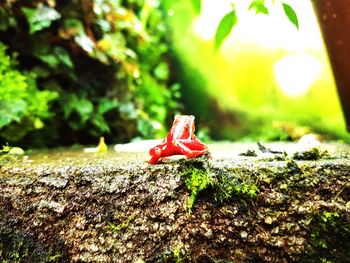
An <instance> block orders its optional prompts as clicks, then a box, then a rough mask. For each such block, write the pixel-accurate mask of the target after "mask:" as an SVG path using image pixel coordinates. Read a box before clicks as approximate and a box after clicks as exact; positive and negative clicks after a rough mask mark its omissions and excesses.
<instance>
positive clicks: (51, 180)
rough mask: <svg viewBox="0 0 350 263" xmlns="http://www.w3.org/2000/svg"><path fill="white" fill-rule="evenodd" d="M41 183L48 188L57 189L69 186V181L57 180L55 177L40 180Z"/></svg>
mask: <svg viewBox="0 0 350 263" xmlns="http://www.w3.org/2000/svg"><path fill="white" fill-rule="evenodd" d="M39 182H40V183H43V184H45V185H47V186H53V187H56V188H65V187H66V186H67V184H68V180H67V179H63V178H55V177H49V176H47V177H43V178H40V179H39Z"/></svg>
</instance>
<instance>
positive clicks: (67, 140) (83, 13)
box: [0, 0, 179, 147]
mask: <svg viewBox="0 0 350 263" xmlns="http://www.w3.org/2000/svg"><path fill="white" fill-rule="evenodd" d="M158 5H159V3H157V2H154V1H144V0H127V1H110V0H90V1H79V0H74V1H55V0H47V1H21V0H18V1H17V0H15V1H6V2H5V3H3V4H1V5H0V21H1V23H0V41H1V44H0V60H1V65H0V138H1V142H2V143H4V142H5V141H6V142H10V143H18V144H20V145H23V146H26V145H30V146H35V147H39V146H54V145H66V144H72V143H75V142H79V143H96V138H98V137H99V136H102V135H104V136H105V137H107V141H108V142H109V143H112V142H117V141H119V142H121V141H127V140H129V139H131V138H134V137H137V136H142V137H145V138H149V137H155V136H157V135H163V134H164V132H165V130H164V127H165V121H166V119H167V117H168V116H171V115H173V114H172V113H173V111H174V110H176V108H177V107H178V106H177V98H178V97H179V92H178V85H177V84H174V83H172V82H171V81H169V63H168V60H169V52H168V50H169V47H168V44H167V39H166V26H165V24H164V20H163V17H162V12H161V11H160V8H159V6H158ZM173 84H174V85H173ZM170 118H172V117H170Z"/></svg>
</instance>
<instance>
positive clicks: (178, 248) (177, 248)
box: [172, 243, 185, 263]
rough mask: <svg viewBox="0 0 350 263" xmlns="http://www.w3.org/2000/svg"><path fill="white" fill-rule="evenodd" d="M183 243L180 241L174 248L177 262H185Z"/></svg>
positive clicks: (173, 253)
mask: <svg viewBox="0 0 350 263" xmlns="http://www.w3.org/2000/svg"><path fill="white" fill-rule="evenodd" d="M182 248H183V244H182V243H179V244H178V245H177V246H175V247H174V248H173V250H172V255H173V260H174V262H175V263H183V262H185V255H184V253H183V251H182Z"/></svg>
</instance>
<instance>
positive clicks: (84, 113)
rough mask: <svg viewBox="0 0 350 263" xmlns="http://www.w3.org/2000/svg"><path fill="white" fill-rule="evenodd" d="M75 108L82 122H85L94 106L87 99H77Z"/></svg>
mask: <svg viewBox="0 0 350 263" xmlns="http://www.w3.org/2000/svg"><path fill="white" fill-rule="evenodd" d="M75 110H76V111H77V112H78V113H79V115H80V117H81V120H82V122H83V123H85V122H86V121H87V120H88V119H89V117H90V115H91V113H92V112H93V110H94V106H93V104H92V103H91V102H90V101H89V100H87V99H79V100H78V104H77V105H76V108H75Z"/></svg>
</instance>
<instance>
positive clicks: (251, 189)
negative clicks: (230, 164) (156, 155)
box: [180, 165, 259, 210]
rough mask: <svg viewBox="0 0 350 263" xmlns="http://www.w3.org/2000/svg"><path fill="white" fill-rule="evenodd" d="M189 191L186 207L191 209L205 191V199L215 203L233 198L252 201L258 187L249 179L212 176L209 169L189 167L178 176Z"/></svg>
mask: <svg viewBox="0 0 350 263" xmlns="http://www.w3.org/2000/svg"><path fill="white" fill-rule="evenodd" d="M180 175H181V177H182V178H184V181H185V185H186V187H187V189H188V190H189V191H190V196H189V197H188V199H187V203H186V206H187V208H188V209H189V210H191V209H192V207H193V205H194V203H195V202H196V200H197V198H198V196H199V194H200V193H201V192H204V191H206V197H207V198H209V199H212V200H213V201H215V202H220V203H221V202H225V201H227V200H230V199H232V198H234V197H238V198H241V199H253V198H255V197H256V196H257V194H258V193H259V187H258V186H257V185H256V182H255V181H253V180H252V179H251V178H250V177H247V178H243V177H242V176H238V175H236V174H233V173H225V174H221V173H218V174H214V173H211V172H209V169H205V168H203V166H201V168H198V167H195V166H193V165H191V166H190V167H188V168H187V169H186V170H185V171H184V172H183V173H181V174H180Z"/></svg>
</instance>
